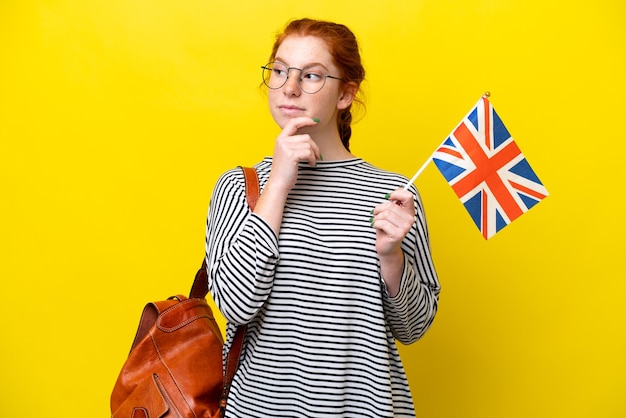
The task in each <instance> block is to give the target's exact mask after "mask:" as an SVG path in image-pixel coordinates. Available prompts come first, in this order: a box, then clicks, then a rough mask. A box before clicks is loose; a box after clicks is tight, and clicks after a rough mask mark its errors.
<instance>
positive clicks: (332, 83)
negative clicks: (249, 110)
mask: <svg viewBox="0 0 626 418" xmlns="http://www.w3.org/2000/svg"><path fill="white" fill-rule="evenodd" d="M274 61H277V62H281V63H283V64H285V65H286V66H287V67H295V68H307V67H311V66H316V67H321V68H322V69H323V70H324V72H325V73H326V74H327V75H331V76H334V77H339V76H340V74H339V70H338V68H337V67H336V66H335V65H334V64H333V58H332V55H331V54H330V52H329V51H328V47H327V45H326V43H325V42H324V41H322V40H321V39H319V38H316V37H313V36H306V37H300V36H288V37H287V38H285V39H284V40H283V42H282V43H281V44H280V46H279V47H278V50H277V51H276V57H275V58H274ZM299 77H300V71H298V70H295V69H292V70H290V71H289V78H288V79H287V82H286V83H285V85H283V86H282V87H281V88H279V89H275V90H272V89H269V90H268V91H269V93H268V94H269V105H270V112H271V114H272V117H273V118H274V120H275V121H276V123H277V124H278V126H280V128H281V129H282V128H283V127H284V126H285V124H286V123H287V121H288V120H289V119H291V118H295V117H300V116H307V117H310V118H318V119H319V120H320V122H319V124H318V127H319V128H323V127H324V126H326V127H327V128H333V127H334V128H335V129H336V125H337V123H336V121H337V110H338V109H344V108H346V107H347V106H349V105H350V103H351V102H352V95H350V94H349V93H348V92H347V91H343V89H342V85H341V81H340V80H335V79H332V78H327V79H326V82H325V84H324V87H323V88H322V89H321V90H320V91H318V92H317V93H314V94H308V93H305V92H303V91H302V90H301V88H300V85H299V84H298V78H299Z"/></svg>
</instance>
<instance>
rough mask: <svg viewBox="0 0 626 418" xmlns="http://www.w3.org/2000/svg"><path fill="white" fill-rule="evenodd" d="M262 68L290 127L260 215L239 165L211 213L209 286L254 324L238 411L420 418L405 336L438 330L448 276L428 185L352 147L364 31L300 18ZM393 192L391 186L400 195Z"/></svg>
mask: <svg viewBox="0 0 626 418" xmlns="http://www.w3.org/2000/svg"><path fill="white" fill-rule="evenodd" d="M269 61H270V62H269V64H267V65H265V66H263V81H264V83H265V85H266V86H267V87H268V97H269V107H270V113H271V115H272V117H273V118H274V120H275V121H276V123H277V124H278V126H279V127H280V128H281V130H282V131H281V133H280V135H278V138H277V139H276V143H275V144H274V153H273V157H271V158H270V157H266V158H265V159H263V160H262V161H261V162H259V163H258V164H257V165H256V166H255V168H256V170H257V172H258V176H259V182H260V186H261V195H260V197H259V200H258V203H257V205H256V207H255V209H254V212H250V209H249V208H248V206H247V203H246V199H245V187H244V178H243V174H242V172H241V171H240V170H238V169H233V170H230V171H228V172H226V173H224V174H223V175H222V176H221V177H220V179H219V180H218V182H217V184H216V186H215V189H214V192H213V196H212V200H211V207H210V209H209V215H208V222H207V264H208V273H209V289H210V291H211V294H212V295H213V298H214V300H215V302H216V304H217V306H218V307H219V309H220V311H221V312H222V314H223V315H224V317H225V318H226V319H227V321H228V325H227V331H226V334H227V338H226V344H225V350H228V349H229V347H230V344H231V343H232V338H233V336H234V332H235V329H236V327H237V326H238V325H240V324H247V335H246V340H245V341H246V343H245V348H244V350H243V353H242V358H241V363H240V366H239V369H238V371H237V374H236V375H235V378H234V381H233V384H232V388H231V390H230V395H229V399H228V406H227V409H226V416H227V417H246V418H249V417H264V418H265V417H282V418H284V417H298V418H301V417H338V416H341V417H359V418H363V417H376V418H379V417H413V416H415V412H414V407H413V400H412V397H411V392H410V390H409V386H408V382H407V378H406V375H405V372H404V368H403V366H402V362H401V360H400V356H399V355H398V350H397V348H396V343H395V340H398V341H400V342H401V343H403V344H410V343H413V342H415V341H416V340H418V339H419V338H420V337H421V336H422V335H423V334H424V332H425V331H426V330H427V329H428V327H429V326H430V325H431V323H432V321H433V319H434V317H435V313H436V310H437V301H438V295H439V289H440V288H439V282H438V280H437V276H436V273H435V269H434V267H433V263H432V259H431V254H430V244H429V241H428V232H427V229H426V221H425V218H424V211H423V208H422V204H421V201H420V198H419V195H418V194H417V190H415V188H414V187H413V186H412V187H411V188H410V189H409V190H404V189H401V188H400V189H398V187H400V186H402V185H404V184H405V183H406V182H407V179H406V178H405V177H403V176H400V175H398V174H394V173H390V172H387V171H384V170H381V169H378V168H376V167H374V166H372V165H370V164H368V163H367V162H365V161H363V160H361V159H359V158H358V157H355V156H354V155H352V154H351V153H350V150H349V140H350V135H351V129H350V123H351V119H352V116H351V111H350V109H351V105H352V103H353V102H354V101H355V99H356V97H357V94H358V93H359V87H360V84H361V82H362V81H363V78H364V76H365V70H364V69H363V66H362V64H361V59H360V55H359V48H358V44H357V41H356V39H355V37H354V35H353V33H352V32H351V31H350V30H349V29H348V28H346V27H345V26H343V25H340V24H335V23H331V22H324V21H316V20H310V19H302V20H296V21H293V22H291V23H289V24H288V26H287V27H286V28H285V31H284V32H283V33H282V34H281V35H279V36H278V37H277V39H276V42H275V44H274V48H273V50H272V53H271V55H270V59H269ZM390 192H391V193H390Z"/></svg>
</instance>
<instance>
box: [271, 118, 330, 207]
mask: <svg viewBox="0 0 626 418" xmlns="http://www.w3.org/2000/svg"><path fill="white" fill-rule="evenodd" d="M317 123H318V122H317V121H316V120H314V119H311V118H309V117H298V118H293V119H290V120H289V121H288V122H287V123H286V124H285V126H284V128H283V130H282V132H281V133H280V135H278V138H276V144H275V145H274V156H273V158H272V171H271V172H270V178H269V179H268V186H270V187H271V188H272V189H275V190H280V191H282V192H283V193H285V197H286V195H287V194H288V193H289V191H290V190H291V189H292V188H293V186H294V185H295V184H296V181H297V180H298V164H299V163H300V162H301V161H306V162H308V163H309V165H310V166H314V165H315V163H316V161H317V160H319V159H320V150H319V148H318V146H317V144H316V143H315V141H313V139H312V138H311V136H310V135H309V134H308V133H302V132H301V133H298V131H299V130H300V129H302V128H306V127H309V126H315V125H316V124H317Z"/></svg>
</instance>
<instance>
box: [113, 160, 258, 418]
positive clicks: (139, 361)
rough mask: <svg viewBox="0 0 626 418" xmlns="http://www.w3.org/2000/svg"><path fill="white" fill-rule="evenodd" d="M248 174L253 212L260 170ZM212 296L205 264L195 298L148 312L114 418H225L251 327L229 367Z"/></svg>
mask: <svg viewBox="0 0 626 418" xmlns="http://www.w3.org/2000/svg"><path fill="white" fill-rule="evenodd" d="M242 169H243V171H244V174H245V178H246V197H247V198H248V205H249V206H250V208H251V210H252V209H253V208H254V204H255V203H256V200H257V199H258V197H259V194H260V192H259V186H258V178H257V175H256V171H255V170H254V169H252V168H242ZM207 293H208V275H207V269H206V260H205V261H204V262H203V263H202V267H201V268H200V269H199V270H198V272H197V273H196V277H195V279H194V283H193V285H192V288H191V292H190V296H189V298H186V297H185V296H183V295H178V296H172V297H170V298H168V299H167V300H163V301H158V302H151V303H148V304H147V305H146V306H145V307H144V310H143V313H142V315H141V319H140V322H139V327H138V328H137V334H136V335H135V339H134V341H133V344H132V346H131V350H130V354H129V356H128V358H127V360H126V362H125V363H124V365H123V367H122V370H121V372H120V374H119V376H118V378H117V381H116V383H115V386H114V387H113V391H112V393H111V417H113V418H153V417H163V418H168V417H177V418H178V417H184V418H187V417H190V418H191V417H194V418H217V417H219V416H221V415H223V413H224V409H225V407H226V401H227V396H228V390H229V388H230V382H231V381H232V379H233V376H234V374H235V371H236V369H237V367H238V365H239V357H240V353H241V350H242V347H243V343H244V339H245V334H246V326H245V325H243V326H240V327H239V328H238V329H237V332H236V334H235V339H234V342H233V345H232V347H231V349H230V352H229V354H228V358H227V362H226V363H227V366H226V367H224V365H223V362H222V348H223V345H224V341H223V339H222V333H221V331H220V329H219V327H218V325H217V322H216V321H215V318H214V316H213V312H212V311H211V308H210V306H209V305H208V303H207V301H206V295H207Z"/></svg>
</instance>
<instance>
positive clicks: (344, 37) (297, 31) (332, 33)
mask: <svg viewBox="0 0 626 418" xmlns="http://www.w3.org/2000/svg"><path fill="white" fill-rule="evenodd" d="M288 36H314V37H316V38H319V39H321V40H323V41H324V42H326V45H328V50H329V52H330V54H331V55H332V57H333V59H334V61H335V62H334V64H335V65H336V66H337V67H338V68H339V72H340V74H339V77H341V79H342V83H344V85H345V84H347V83H353V84H355V85H356V87H357V92H358V91H359V87H360V85H361V82H362V81H363V80H364V79H365V68H364V67H363V64H362V63H361V54H360V53H359V44H358V42H357V40H356V37H355V36H354V34H353V33H352V31H351V30H350V29H348V27H346V26H344V25H342V24H338V23H333V22H325V21H321V20H313V19H299V20H293V21H291V22H290V23H289V24H288V25H287V27H285V30H284V31H283V32H282V33H280V34H279V35H278V36H277V37H276V41H275V42H274V47H273V49H272V54H271V55H270V62H272V61H274V59H275V58H276V52H277V51H278V48H279V47H280V45H281V44H282V42H283V41H284V40H285V38H287V37H288ZM355 101H356V102H357V103H360V104H361V105H363V103H362V101H361V100H359V99H355ZM350 108H351V106H348V107H347V108H346V109H342V110H341V111H340V112H339V114H338V116H337V129H338V131H339V136H340V137H341V142H342V143H343V145H344V146H345V147H346V149H347V150H350V148H349V146H350V136H351V135H352V128H351V127H350V125H351V124H352V112H351V110H350Z"/></svg>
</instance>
